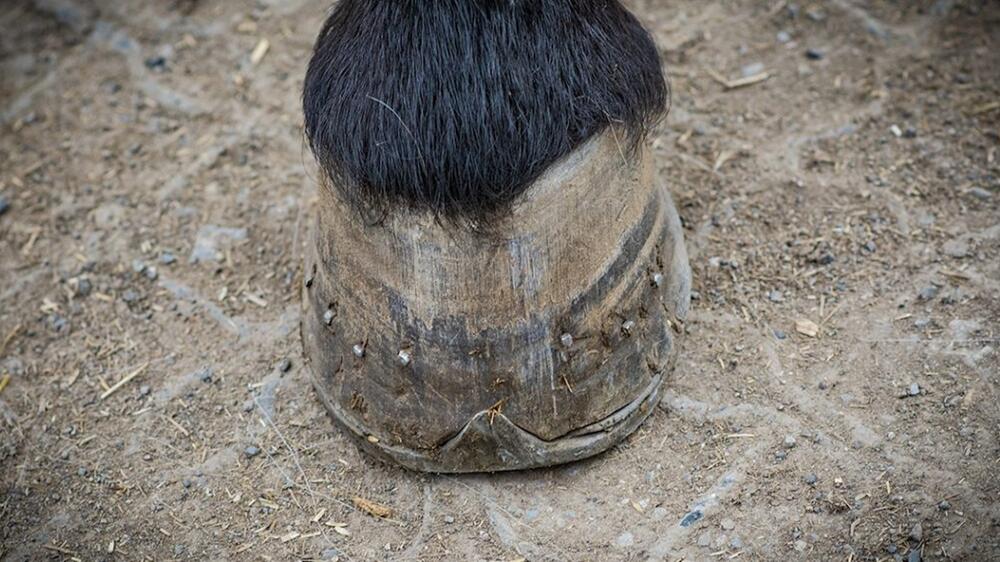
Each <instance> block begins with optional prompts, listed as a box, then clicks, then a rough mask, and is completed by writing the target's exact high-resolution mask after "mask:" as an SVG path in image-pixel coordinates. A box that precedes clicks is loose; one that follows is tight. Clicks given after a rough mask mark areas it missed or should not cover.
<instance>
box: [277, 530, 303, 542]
mask: <svg viewBox="0 0 1000 562" xmlns="http://www.w3.org/2000/svg"><path fill="white" fill-rule="evenodd" d="M299 536H300V533H299V532H297V531H292V532H290V533H285V534H284V535H281V539H280V540H281V542H288V541H294V540H295V539H297V538H299Z"/></svg>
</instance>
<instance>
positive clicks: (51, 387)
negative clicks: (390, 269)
mask: <svg viewBox="0 0 1000 562" xmlns="http://www.w3.org/2000/svg"><path fill="white" fill-rule="evenodd" d="M630 5H631V6H632V7H633V8H634V9H635V11H636V12H637V14H638V15H639V16H640V17H641V18H642V20H643V21H644V22H645V23H647V24H648V26H649V27H650V29H651V30H652V31H653V33H654V35H655V36H656V39H657V41H658V43H659V44H660V47H661V50H662V52H663V55H664V61H665V64H666V66H667V68H668V69H669V72H670V74H671V76H672V84H673V88H674V108H673V111H672V112H671V114H670V116H669V118H668V119H667V120H666V121H665V122H664V123H663V124H662V126H660V128H659V129H658V131H657V133H656V134H655V135H654V136H653V138H652V139H651V140H650V142H652V144H653V146H654V148H655V154H656V155H657V157H658V159H659V161H658V166H659V170H660V173H661V174H662V175H663V177H665V178H667V179H668V181H669V182H670V185H671V186H672V189H673V192H674V196H675V198H676V199H677V202H678V206H679V209H680V211H681V214H682V216H683V220H684V224H685V228H686V236H687V237H688V245H689V248H690V251H691V254H692V266H693V268H694V272H695V289H696V291H697V293H696V300H695V301H694V312H693V315H692V318H691V319H690V321H689V322H688V324H687V328H686V329H687V333H686V335H685V336H684V338H683V340H682V341H681V347H682V351H681V354H680V357H679V360H678V364H677V368H676V370H675V371H674V372H673V373H672V375H671V377H670V379H669V381H668V383H667V384H668V392H667V393H666V398H665V399H664V402H663V403H662V405H661V407H660V408H659V409H658V410H657V411H656V412H655V414H654V415H653V416H652V417H651V418H650V419H649V420H648V422H647V423H646V424H645V425H644V426H643V427H642V428H641V429H640V430H639V431H638V432H637V433H636V434H635V435H633V436H632V437H631V438H629V439H628V440H627V441H626V442H625V443H624V444H622V445H621V446H619V447H617V448H615V449H614V450H612V451H610V452H608V453H607V454H604V455H602V456H599V457H597V458H594V459H591V460H588V461H585V462H580V463H577V464H573V465H569V466H563V467H558V468H554V469H549V470H539V471H532V472H527V473H518V474H501V475H475V476H462V477H453V476H431V475H423V474H415V473H411V472H407V471H405V470H401V469H399V468H395V467H393V466H387V465H385V464H382V463H380V462H378V461H375V460H373V459H371V458H368V457H367V456H364V455H362V454H361V453H360V452H359V451H358V450H357V449H356V448H355V446H354V445H353V444H352V442H351V441H349V439H348V438H347V437H346V436H345V435H344V434H342V433H341V431H340V430H338V429H337V428H336V427H335V426H334V425H333V423H332V422H331V420H330V419H329V418H328V417H327V415H326V414H325V412H324V410H323V409H322V407H321V405H320V402H319V401H318V399H317V398H316V396H315V395H314V393H313V391H312V389H311V387H310V383H309V378H308V374H307V373H306V372H305V370H304V368H303V366H302V356H301V350H300V342H299V336H298V330H297V326H298V298H299V286H300V283H301V282H302V280H301V271H300V266H301V261H302V260H301V255H302V249H303V243H304V238H305V231H306V229H305V227H304V225H306V224H307V223H308V221H309V219H310V217H311V207H312V203H313V201H314V178H315V173H316V172H315V167H314V166H313V164H312V162H311V158H310V156H309V154H308V151H307V150H306V148H305V146H304V144H303V139H302V131H301V117H300V111H299V96H300V87H301V82H302V76H303V72H304V66H305V63H306V60H307V56H308V51H309V49H310V47H311V43H312V41H313V39H314V37H315V35H316V33H317V31H318V29H319V27H320V24H321V21H322V18H323V16H324V13H325V12H326V10H327V7H328V2H327V0H288V1H280V0H257V1H255V2H252V1H242V2H241V1H236V0H218V1H211V2H210V1H207V0H206V1H192V0H188V1H181V0H175V1H173V2H144V1H142V0H126V1H115V2H112V1H105V2H103V3H101V4H100V5H99V6H97V7H94V6H92V5H90V4H88V3H86V2H83V1H82V0H79V1H71V0H38V1H36V2H30V1H26V0H11V1H8V2H4V3H3V6H2V7H0V29H2V33H0V130H2V135H0V196H2V198H3V201H5V202H6V204H4V203H3V202H0V209H4V208H5V207H6V210H3V211H0V213H2V214H0V486H2V490H3V495H2V498H0V559H3V560H11V561H20V560H60V559H66V560H69V559H73V560H76V559H79V560H169V559H178V560H180V559H183V560H257V559H260V560H297V559H303V560H305V559H329V560H333V559H337V558H339V559H341V560H503V561H511V560H559V561H562V560H670V561H676V560H680V559H684V560H730V559H737V560H741V561H747V560H778V559H788V560H844V561H859V560H887V561H888V560H907V561H909V562H912V561H915V560H976V561H979V560H1000V478H998V474H1000V442H998V430H1000V406H998V386H1000V369H998V365H1000V359H998V352H997V348H998V342H1000V339H998V338H1000V336H998V332H1000V212H998V207H1000V161H998V154H997V152H998V146H1000V132H998V131H1000V127H998V125H1000V101H998V100H1000V56H998V54H997V53H998V51H1000V3H998V2H995V1H993V0H978V1H976V0H969V1H962V0H955V1H948V0H937V1H931V0H913V1H899V0H895V1H893V0H872V1H870V2H862V1H861V0H829V1H826V2H817V3H809V2H800V3H799V4H798V5H794V4H792V3H791V2H784V1H775V0H768V1H751V0H730V1H721V0H720V1H713V2H705V1H703V0H676V1H671V2H667V1H666V0H635V1H633V2H631V3H630ZM265 40H266V41H267V43H266V45H265V44H263V43H262V41H265ZM265 49H266V51H265ZM765 74H766V77H765ZM122 381H124V384H120V385H119V384H118V383H120V382H122ZM357 497H360V498H364V499H366V500H369V501H371V502H376V503H378V504H381V505H383V506H386V507H388V508H390V509H391V510H392V514H391V516H390V517H389V518H388V519H378V518H375V517H373V516H371V515H370V514H368V513H366V512H365V511H364V510H363V509H359V508H358V507H357V506H356V504H355V502H354V498H357Z"/></svg>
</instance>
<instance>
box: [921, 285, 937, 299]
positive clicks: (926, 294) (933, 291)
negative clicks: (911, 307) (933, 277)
mask: <svg viewBox="0 0 1000 562" xmlns="http://www.w3.org/2000/svg"><path fill="white" fill-rule="evenodd" d="M937 294H938V288H937V287H935V286H934V285H931V286H929V287H924V288H923V289H920V292H919V293H917V298H918V299H920V300H922V301H929V300H931V299H933V298H934V297H936V296H937Z"/></svg>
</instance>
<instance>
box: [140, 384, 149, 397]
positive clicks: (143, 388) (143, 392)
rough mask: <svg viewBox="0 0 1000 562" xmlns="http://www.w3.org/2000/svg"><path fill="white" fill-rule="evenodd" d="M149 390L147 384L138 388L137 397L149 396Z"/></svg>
mask: <svg viewBox="0 0 1000 562" xmlns="http://www.w3.org/2000/svg"><path fill="white" fill-rule="evenodd" d="M150 390H151V389H150V388H149V385H148V384H144V385H142V386H140V387H139V396H149V392H150Z"/></svg>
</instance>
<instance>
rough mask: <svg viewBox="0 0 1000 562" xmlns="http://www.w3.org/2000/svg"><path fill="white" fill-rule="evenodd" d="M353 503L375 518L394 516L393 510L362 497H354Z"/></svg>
mask: <svg viewBox="0 0 1000 562" xmlns="http://www.w3.org/2000/svg"><path fill="white" fill-rule="evenodd" d="M351 501H352V502H354V505H355V507H357V508H358V509H360V510H361V511H364V512H365V513H367V514H368V515H371V516H373V517H381V518H386V517H391V516H392V509H391V508H388V507H386V506H384V505H381V504H377V503H375V502H373V501H371V500H366V499H365V498H362V497H361V496H354V497H353V498H352V499H351Z"/></svg>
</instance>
